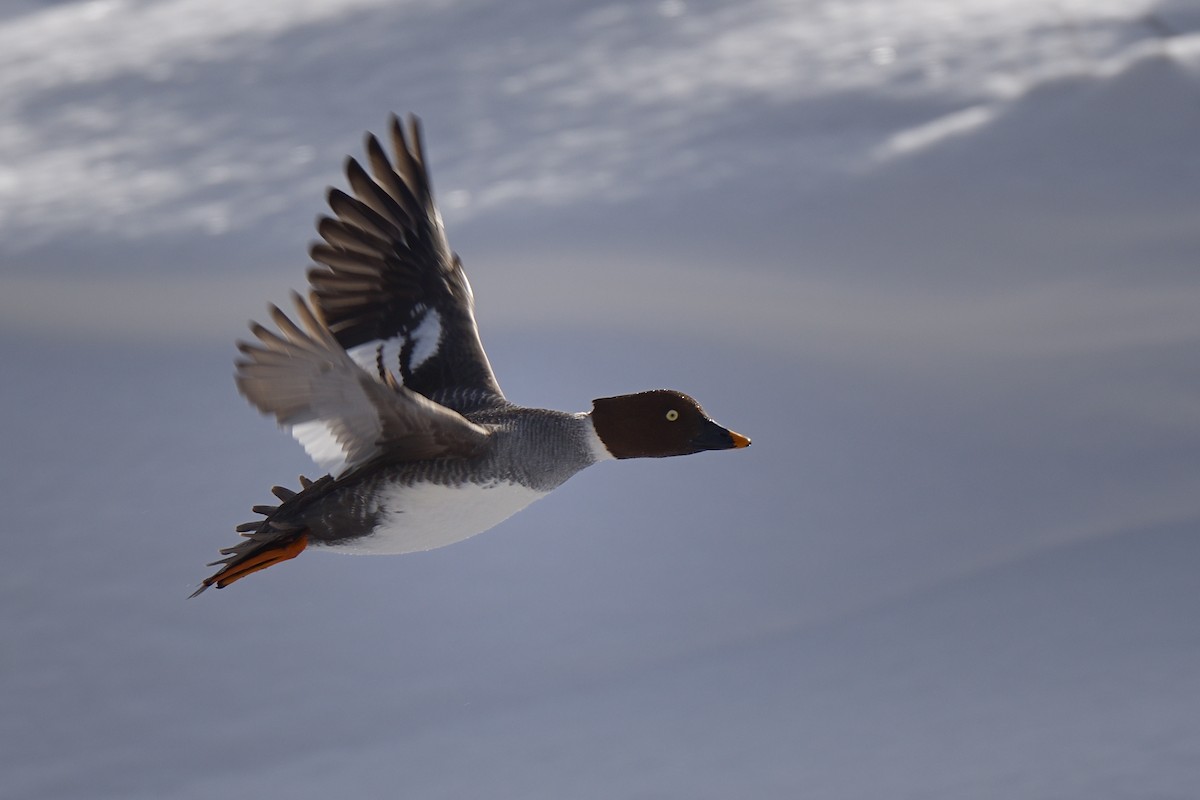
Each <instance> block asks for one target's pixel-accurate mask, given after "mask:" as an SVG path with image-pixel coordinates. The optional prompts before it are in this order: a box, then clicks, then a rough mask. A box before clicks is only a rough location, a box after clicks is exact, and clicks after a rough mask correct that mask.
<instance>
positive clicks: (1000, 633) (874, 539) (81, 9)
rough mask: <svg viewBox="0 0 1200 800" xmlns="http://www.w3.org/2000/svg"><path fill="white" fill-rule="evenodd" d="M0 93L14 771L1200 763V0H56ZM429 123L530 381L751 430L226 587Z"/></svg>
mask: <svg viewBox="0 0 1200 800" xmlns="http://www.w3.org/2000/svg"><path fill="white" fill-rule="evenodd" d="M0 89H2V91H0V367H2V370H3V372H2V374H3V380H2V381H0V408H2V409H3V411H4V414H3V417H2V419H3V422H2V423H0V425H2V428H0V436H2V439H0V441H3V443H4V452H5V455H6V458H4V460H3V467H2V469H3V473H2V476H3V482H2V485H3V489H0V492H2V495H0V497H2V498H3V500H4V508H5V510H6V512H7V513H6V524H5V526H4V528H5V531H4V536H5V537H6V540H5V549H4V552H5V557H4V559H3V561H2V562H0V563H2V566H0V607H2V608H3V609H4V613H3V614H2V615H0V642H3V647H2V649H0V796H4V797H20V798H68V797H79V798H103V797H114V798H117V797H119V798H199V797H204V796H212V795H213V794H216V793H220V794H224V795H227V796H233V797H250V796H262V795H264V794H265V795H267V796H279V797H291V798H309V797H312V798H316V797H326V796H329V795H332V794H336V795H338V796H350V797H376V796H397V795H400V796H406V797H447V798H455V797H470V796H500V797H522V798H543V797H544V798H559V797H564V796H568V797H581V798H587V797H597V798H599V797H604V798H609V797H689V798H701V797H711V798H726V797H731V796H745V797H797V796H803V797H812V798H878V797H889V798H907V797H913V798H917V797H920V798H962V797H973V798H993V797H994V798H1002V797H1003V798H1011V797H1020V798H1126V797H1129V798H1143V797H1158V798H1192V797H1194V796H1195V792H1196V789H1195V787H1196V786H1200V627H1198V626H1197V624H1196V619H1197V613H1198V612H1200V581H1198V580H1197V569H1198V568H1200V537H1198V536H1197V530H1196V528H1197V522H1198V521H1200V458H1198V456H1200V369H1197V367H1198V366H1200V364H1198V357H1197V344H1200V313H1198V312H1200V269H1198V268H1197V267H1198V265H1200V232H1198V231H1200V229H1198V228H1197V222H1196V221H1197V219H1198V216H1197V215H1198V214H1200V10H1198V9H1196V8H1195V6H1194V4H1192V3H1188V2H1183V1H1182V0H1164V1H1163V2H1132V1H1131V0H1122V1H1119V2H1118V1H1117V0H1089V2H1082V0H1078V1H1070V2H1069V1H1068V0H1063V1H1062V2H1053V3H1047V2H1033V1H1032V0H1022V1H1021V2H1011V1H1010V0H1006V1H1005V2H999V1H998V0H970V1H969V2H958V3H943V2H936V0H904V1H903V2H871V1H870V0H844V1H843V2H819V1H817V0H809V1H807V2H769V1H768V0H752V1H751V2H745V3H738V4H719V3H705V2H698V1H696V0H692V1H690V2H689V1H686V0H665V1H664V2H658V3H654V2H650V3H612V4H608V5H600V4H592V3H582V2H575V3H563V2H548V0H527V1H525V2H511V3H506V4H489V3H483V2H475V1H474V0H460V2H449V3H439V2H432V0H426V1H421V0H417V1H416V2H409V3H402V4H398V3H393V2H383V0H323V1H319V0H307V1H303V2H302V1H297V2H289V3H282V2H280V3H259V4H251V3H245V2H232V1H231V0H160V2H135V1H134V0H95V1H93V2H35V0H16V1H15V2H9V3H7V4H5V6H4V8H3V10H2V11H0ZM393 110H394V111H397V112H404V111H409V110H411V111H415V112H418V113H420V114H421V115H422V117H423V119H424V121H425V125H426V133H427V144H428V147H429V151H430V157H431V161H432V171H433V180H434V184H435V188H436V190H437V192H438V196H439V198H440V200H441V204H442V207H443V213H444V215H445V217H446V222H447V226H448V229H449V234H450V238H451V242H452V244H453V245H454V246H455V248H456V249H457V250H458V251H459V252H460V254H461V255H462V256H463V258H464V261H465V262H466V265H467V268H468V270H469V273H470V276H471V279H472V283H473V285H474V288H475V291H476V296H477V300H478V318H479V323H480V326H481V330H482V334H483V338H484V341H485V344H486V345H487V347H488V352H489V355H490V356H491V359H492V363H493V366H494V367H495V369H496V372H497V374H498V376H499V378H500V381H501V384H502V386H503V387H504V388H505V390H506V392H507V393H508V395H509V397H510V398H511V399H513V400H515V401H517V402H520V403H524V404H529V405H542V406H548V407H556V408H564V409H585V408H587V407H588V406H589V403H590V400H591V398H592V397H595V396H605V395H611V394H616V393H620V392H624V391H635V390H639V389H644V388H651V387H657V386H670V387H674V388H679V389H682V390H685V391H688V392H690V393H692V394H694V395H695V396H696V397H698V398H699V399H700V400H701V402H702V403H703V404H704V405H705V407H706V408H707V409H708V410H709V411H710V412H711V413H712V414H713V415H714V416H715V417H716V418H717V419H718V420H719V421H721V422H723V423H725V424H727V425H729V426H730V427H732V428H734V429H736V430H738V431H741V432H743V433H745V434H747V435H749V436H750V437H752V438H753V439H754V446H753V447H752V448H750V449H749V450H748V451H739V452H737V453H721V454H709V455H702V456H696V457H693V458H687V459H673V460H669V461H645V462H629V463H622V464H616V465H614V464H608V465H602V466H599V467H596V468H595V470H594V471H589V472H587V473H584V474H583V475H582V476H580V477H578V478H576V479H575V480H573V481H571V482H570V483H568V484H567V485H566V486H564V487H563V488H562V489H560V490H559V491H557V492H555V493H554V494H553V495H552V496H550V497H549V498H547V499H546V500H543V501H542V502H540V503H538V504H537V505H535V506H534V507H532V508H530V509H529V510H527V511H525V512H523V513H521V514H519V515H518V516H516V517H514V518H513V519H512V520H510V521H508V522H506V523H505V524H504V525H502V526H500V527H498V528H497V529H495V530H493V531H491V532H489V533H487V534H486V535H483V536H480V537H476V538H474V539H471V540H469V541H467V542H464V543H462V544H459V545H455V546H452V547H449V548H445V549H442V550H438V551H434V552H431V553H427V554H418V555H413V556H406V557H400V558H375V559H358V558H350V557H339V556H334V555H327V554H312V555H306V556H305V557H303V558H300V559H297V560H296V561H294V562H290V563H289V564H287V565H285V566H281V567H278V568H276V569H272V570H270V571H269V572H266V573H263V574H262V575H258V576H255V577H254V578H253V579H251V580H248V581H245V582H243V583H239V584H238V585H237V586H235V587H233V588H231V589H229V590H226V591H221V592H211V593H209V594H206V595H205V596H203V597H202V598H200V599H197V600H191V601H189V600H187V595H188V593H189V592H190V591H191V590H192V589H193V588H194V586H195V584H196V582H197V581H198V580H199V579H200V578H201V577H203V575H205V574H207V573H206V572H205V568H204V567H203V565H204V563H206V562H207V561H210V560H212V559H213V558H214V557H215V556H216V550H217V548H219V547H221V546H224V545H227V544H229V543H231V542H232V541H233V540H234V534H233V531H232V528H233V526H234V525H235V524H237V523H238V522H241V521H243V520H244V519H247V518H248V516H247V512H248V509H249V506H250V505H252V504H255V503H262V502H266V501H268V500H269V497H270V496H269V493H268V489H269V487H270V485H271V484H273V483H284V484H289V485H294V483H295V475H297V474H298V473H301V472H304V473H306V474H311V473H312V472H313V470H312V468H311V466H310V464H309V463H308V461H307V459H306V458H305V456H304V454H303V452H302V451H301V450H300V448H299V446H298V445H296V444H295V443H294V442H292V441H291V440H290V439H288V438H287V437H285V436H284V435H282V434H280V433H278V432H277V431H275V430H274V429H273V426H272V425H271V423H270V422H269V421H268V420H266V419H263V418H260V417H259V416H258V415H257V414H255V413H254V412H253V411H252V410H251V409H249V407H248V406H247V405H246V403H245V402H244V401H243V400H242V399H241V398H240V397H238V396H237V394H236V391H235V390H234V388H233V385H232V381H231V380H230V378H231V373H232V358H233V355H234V351H233V347H232V342H233V340H234V339H235V338H238V337H241V336H244V331H245V327H244V325H245V321H246V319H248V318H251V317H261V316H262V311H263V308H264V306H265V303H266V302H268V301H274V302H280V301H282V300H283V299H284V298H285V297H286V293H287V290H288V288H289V287H291V286H300V285H301V282H302V280H303V269H304V266H305V264H306V261H305V256H304V247H305V244H306V242H307V241H308V240H309V239H310V238H311V237H312V229H311V224H312V220H313V218H314V217H315V215H316V214H317V213H319V212H320V211H321V210H322V208H323V201H322V192H323V189H324V187H325V185H327V184H330V183H338V184H340V183H341V176H340V164H341V159H342V157H343V156H344V155H345V154H347V153H354V154H358V153H359V152H360V150H361V137H362V132H363V131H364V130H367V129H372V130H376V131H378V130H381V129H382V128H383V125H384V123H385V119H386V115H387V113H388V112H389V111H393Z"/></svg>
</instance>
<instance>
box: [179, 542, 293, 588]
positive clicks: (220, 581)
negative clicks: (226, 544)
mask: <svg viewBox="0 0 1200 800" xmlns="http://www.w3.org/2000/svg"><path fill="white" fill-rule="evenodd" d="M306 547H308V534H307V533H302V534H300V535H299V536H297V537H296V538H295V539H292V540H291V541H289V542H284V543H281V544H280V545H278V546H276V547H272V548H270V549H269V550H262V551H260V552H258V553H255V554H254V555H252V556H250V557H249V558H247V559H246V560H245V561H234V562H233V563H231V564H228V565H227V566H226V567H225V569H223V570H221V571H220V572H218V573H217V574H216V575H213V576H211V577H209V578H205V579H204V584H203V586H201V587H200V590H199V591H198V592H197V594H199V593H200V592H202V591H204V590H205V589H207V588H208V587H209V586H213V585H215V586H216V587H217V588H218V589H224V588H225V587H226V586H228V585H229V584H231V583H234V582H235V581H240V580H241V579H242V578H244V577H246V576H247V575H253V574H254V573H255V572H258V571H259V570H262V569H266V568H267V567H272V566H274V565H276V564H278V563H280V562H281V561H288V560H289V559H293V558H295V557H296V556H298V555H300V554H301V553H302V552H304V548H306Z"/></svg>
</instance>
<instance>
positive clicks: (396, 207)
mask: <svg viewBox="0 0 1200 800" xmlns="http://www.w3.org/2000/svg"><path fill="white" fill-rule="evenodd" d="M390 133H391V143H392V149H393V151H394V158H395V163H393V162H392V161H391V160H389V159H388V156H387V154H386V153H385V152H384V148H383V146H382V145H380V143H379V140H378V139H376V138H375V136H374V135H373V134H367V137H366V151H367V160H368V162H369V164H370V167H371V174H370V175H368V174H367V171H366V170H365V169H363V167H362V166H361V165H360V164H359V163H358V161H356V160H355V159H353V158H348V159H347V160H346V177H347V178H348V179H349V181H350V188H351V189H352V190H353V192H354V196H353V197H352V196H350V195H348V194H346V193H345V192H343V191H341V190H339V189H330V190H329V196H328V197H329V207H330V209H332V210H333V213H334V214H335V216H334V217H321V218H320V220H318V222H317V231H318V233H320V234H321V237H322V238H323V239H324V242H317V243H314V244H313V246H312V248H311V251H310V253H311V255H312V258H313V260H314V261H316V262H317V263H318V264H321V265H322V266H319V267H315V268H313V269H311V270H309V273H308V279H309V282H310V283H311V285H312V289H313V296H314V302H315V304H316V305H317V306H318V307H319V308H320V310H321V313H322V314H323V316H324V319H325V321H326V322H327V323H328V325H329V330H330V331H331V332H332V333H333V335H334V337H335V338H336V339H337V341H338V343H340V344H341V346H342V347H344V348H345V349H346V350H347V351H349V353H350V355H351V356H352V357H353V358H354V359H355V360H356V361H357V362H358V363H359V364H360V365H362V366H363V368H364V369H366V370H367V371H369V372H371V373H372V374H374V375H376V376H378V377H380V378H382V376H383V375H384V373H385V372H387V371H395V372H396V373H397V374H398V375H399V377H400V380H401V382H402V383H403V384H404V385H405V386H406V387H408V388H409V389H411V390H412V391H414V392H417V393H419V394H422V395H424V396H426V397H430V398H434V399H438V400H439V401H443V402H446V404H447V405H450V406H452V407H455V408H458V409H459V410H463V411H466V410H468V409H469V408H471V407H474V406H477V405H479V404H481V403H482V404H489V403H494V402H497V401H503V399H504V396H503V394H502V393H501V391H500V386H499V385H498V384H497V383H496V377H495V375H493V374H492V367H491V365H490V364H489V363H488V359H487V354H486V353H484V351H483V345H482V344H481V343H480V341H479V331H478V329H477V327H476V325H475V313H474V299H473V297H472V294H471V286H470V284H469V283H468V282H467V276H466V274H465V273H464V272H463V269H462V263H461V262H460V261H459V259H458V256H457V255H455V254H454V253H453V252H452V251H451V250H450V244H449V242H447V241H446V233H445V230H444V229H443V227H442V218H441V215H440V214H439V213H438V210H437V207H436V206H435V205H434V201H433V192H432V190H431V188H430V184H429V174H428V172H427V171H426V166H425V153H424V147H423V145H422V141H421V128H420V123H419V121H418V120H417V118H416V117H410V118H409V130H408V134H407V135H406V134H405V132H404V129H403V128H402V127H401V124H400V120H399V119H397V118H396V117H395V116H394V115H393V116H392V117H391V124H390ZM463 390H466V391H463ZM468 398H469V399H468Z"/></svg>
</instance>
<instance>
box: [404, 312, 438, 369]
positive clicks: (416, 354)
mask: <svg viewBox="0 0 1200 800" xmlns="http://www.w3.org/2000/svg"><path fill="white" fill-rule="evenodd" d="M412 343H413V349H412V356H411V358H412V361H411V362H410V363H409V365H408V368H409V370H410V371H413V372H415V371H416V370H417V368H419V367H420V366H421V365H422V364H424V363H425V362H426V361H428V360H429V359H430V357H432V356H433V355H435V354H436V353H437V351H438V347H439V346H440V345H441V343H442V317H441V315H440V314H438V312H436V311H434V310H433V309H432V308H431V309H429V311H427V312H426V313H425V317H424V318H423V319H422V320H421V324H420V325H418V326H417V327H416V328H415V329H414V330H413V332H412Z"/></svg>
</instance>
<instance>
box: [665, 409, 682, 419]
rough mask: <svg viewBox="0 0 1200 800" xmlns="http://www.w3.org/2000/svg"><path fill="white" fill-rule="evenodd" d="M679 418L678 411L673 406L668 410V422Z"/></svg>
mask: <svg viewBox="0 0 1200 800" xmlns="http://www.w3.org/2000/svg"><path fill="white" fill-rule="evenodd" d="M677 419H679V412H678V411H676V410H675V409H673V408H672V409H671V410H670V411H668V412H667V422H674V421H675V420H677Z"/></svg>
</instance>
